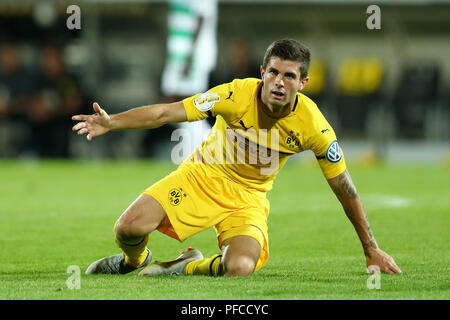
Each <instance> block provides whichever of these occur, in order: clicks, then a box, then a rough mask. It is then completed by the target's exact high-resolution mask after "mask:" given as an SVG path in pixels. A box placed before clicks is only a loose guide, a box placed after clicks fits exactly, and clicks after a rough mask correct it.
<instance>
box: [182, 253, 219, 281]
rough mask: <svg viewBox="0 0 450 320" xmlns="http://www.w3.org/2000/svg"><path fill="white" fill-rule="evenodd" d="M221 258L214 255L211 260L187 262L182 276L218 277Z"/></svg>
mask: <svg viewBox="0 0 450 320" xmlns="http://www.w3.org/2000/svg"><path fill="white" fill-rule="evenodd" d="M221 258H222V255H221V254H216V255H214V256H212V257H211V258H206V259H202V260H195V261H192V262H189V263H188V264H187V265H186V268H185V269H184V274H186V275H194V274H195V275H209V276H219V275H220V274H219V265H220V259H221Z"/></svg>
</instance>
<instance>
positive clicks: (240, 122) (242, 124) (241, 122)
mask: <svg viewBox="0 0 450 320" xmlns="http://www.w3.org/2000/svg"><path fill="white" fill-rule="evenodd" d="M239 124H240V125H241V126H242V128H244V130H245V131H247V130H248V129H250V128H253V126H250V127H248V128H247V127H246V126H245V124H244V121H242V120H239Z"/></svg>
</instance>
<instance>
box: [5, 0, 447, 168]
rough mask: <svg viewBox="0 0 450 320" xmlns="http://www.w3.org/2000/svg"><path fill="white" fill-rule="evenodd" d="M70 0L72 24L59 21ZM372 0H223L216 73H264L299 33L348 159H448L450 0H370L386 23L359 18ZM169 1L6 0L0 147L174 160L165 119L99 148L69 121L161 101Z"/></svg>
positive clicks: (18, 152)
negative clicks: (75, 23) (268, 55)
mask: <svg viewBox="0 0 450 320" xmlns="http://www.w3.org/2000/svg"><path fill="white" fill-rule="evenodd" d="M72 4H76V5H78V6H79V7H80V8H81V29H80V30H69V29H68V28H67V27H66V20H67V18H68V16H69V14H67V13H66V9H67V7H68V6H69V5H72ZM370 4H372V2H371V1H338V0H336V1H331V0H329V1H321V0H316V1H302V0H298V1H295V0H291V1H286V0H285V1H275V0H273V1H269V0H253V1H252V0H222V1H219V17H218V26H217V28H218V29H217V30H218V32H217V36H218V38H217V43H218V49H219V50H218V60H217V66H216V68H215V70H214V72H213V74H212V75H211V79H210V86H211V87H212V86H214V85H216V84H219V83H223V82H226V81H229V80H231V79H232V78H233V77H235V76H236V77H244V76H247V75H248V76H253V75H255V73H256V75H258V72H259V65H260V64H261V61H262V57H263V55H264V52H265V49H266V47H267V46H268V44H270V43H271V42H272V41H273V40H276V39H280V38H285V37H291V38H295V39H297V40H299V41H301V42H303V43H305V44H306V45H307V46H308V47H309V48H310V49H311V51H312V61H313V64H312V66H311V70H310V77H311V81H310V84H309V85H308V86H307V88H306V90H305V93H306V94H307V95H309V96H310V97H312V98H313V100H315V101H316V102H317V103H318V105H319V107H320V108H321V110H322V111H323V113H324V114H325V116H326V117H327V119H328V120H329V122H330V123H331V125H332V126H333V127H334V129H335V131H336V132H337V135H338V137H339V138H340V139H341V144H342V145H343V148H344V151H345V153H346V156H347V158H348V159H359V160H363V161H372V160H377V159H382V160H387V161H389V162H399V163H405V162H409V161H411V162H421V163H429V164H437V163H441V164H442V163H447V164H448V163H449V162H450V160H449V159H450V148H449V146H450V144H449V110H450V90H449V88H450V59H449V56H450V33H449V30H450V1H426V0H422V1H419V0H401V1H400V0H398V1H396V0H391V1H377V3H376V4H377V5H379V6H380V8H381V30H368V29H367V27H366V19H367V18H368V17H369V14H367V13H366V9H367V7H368V6H369V5H370ZM167 11H168V3H167V1H162V0H160V1H157V0H130V1H107V0H97V1H95V0H92V1H87V0H86V1H50V0H40V1H37V0H36V1H32V0H20V1H19V0H0V28H1V30H2V32H1V36H0V159H1V158H3V159H11V158H12V159H16V158H20V159H39V158H78V159H80V158H81V159H93V158H95V159H109V158H148V157H152V158H162V159H169V158H170V149H171V148H172V146H173V144H174V142H170V134H171V132H172V130H173V128H172V127H170V126H165V127H163V128H160V129H158V130H154V131H148V132H146V131H126V132H125V131H124V132H116V133H114V134H111V135H107V136H104V137H101V138H99V139H97V140H96V141H94V142H93V143H95V147H93V146H92V144H89V143H87V142H86V140H85V139H81V138H80V137H78V136H76V135H75V134H73V133H72V131H71V129H70V128H71V126H72V121H71V120H70V116H71V115H73V114H76V113H81V112H82V113H86V112H88V113H91V104H92V102H93V101H98V102H99V103H100V104H101V105H102V106H103V107H104V108H105V109H106V110H107V111H108V112H111V113H113V112H120V111H124V110H126V109H128V108H130V107H134V106H139V105H145V104H152V103H157V102H159V101H160V99H161V91H160V77H161V73H162V70H163V66H164V63H165V56H166V37H167ZM300 159H302V160H304V159H306V158H305V157H303V158H300ZM311 159H312V157H311Z"/></svg>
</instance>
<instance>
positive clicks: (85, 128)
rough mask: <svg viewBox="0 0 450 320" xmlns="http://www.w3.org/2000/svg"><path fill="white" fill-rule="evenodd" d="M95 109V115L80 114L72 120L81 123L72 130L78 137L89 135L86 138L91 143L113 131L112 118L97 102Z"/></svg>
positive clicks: (94, 105)
mask: <svg viewBox="0 0 450 320" xmlns="http://www.w3.org/2000/svg"><path fill="white" fill-rule="evenodd" d="M93 108H94V111H95V114H91V115H84V114H79V115H75V116H73V117H72V120H75V121H80V122H78V123H77V124H76V125H74V126H73V127H72V130H73V131H77V134H78V135H83V134H86V133H87V136H86V138H87V139H88V140H89V141H91V140H92V139H93V138H95V137H98V136H101V135H102V134H105V133H107V132H108V131H109V130H111V118H110V117H109V115H108V114H107V113H106V111H105V110H103V109H102V108H100V106H99V104H98V103H97V102H94V104H93Z"/></svg>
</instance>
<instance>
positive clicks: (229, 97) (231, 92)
mask: <svg viewBox="0 0 450 320" xmlns="http://www.w3.org/2000/svg"><path fill="white" fill-rule="evenodd" d="M232 95H233V91H230V95H229V96H228V98H226V99H225V100H231V101H233V102H234V99H233V98H231V96H232Z"/></svg>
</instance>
